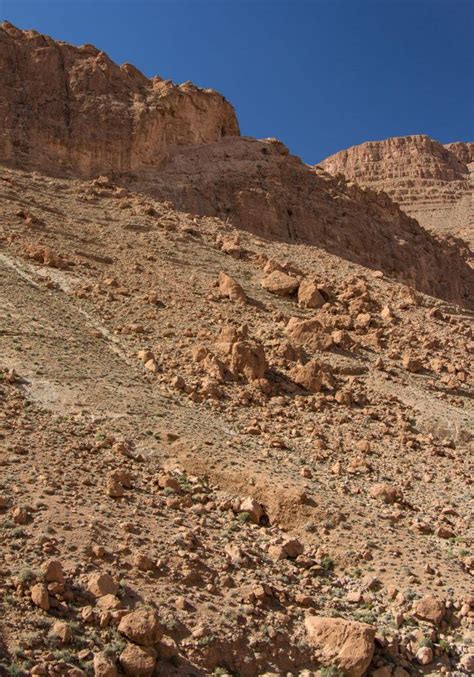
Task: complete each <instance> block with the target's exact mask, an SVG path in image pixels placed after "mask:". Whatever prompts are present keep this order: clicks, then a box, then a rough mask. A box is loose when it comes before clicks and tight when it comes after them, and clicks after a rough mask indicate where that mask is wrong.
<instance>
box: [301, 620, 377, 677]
mask: <svg viewBox="0 0 474 677" xmlns="http://www.w3.org/2000/svg"><path fill="white" fill-rule="evenodd" d="M305 626H306V632H307V637H308V643H309V644H310V645H311V646H312V647H313V649H314V657H315V659H316V660H317V661H319V662H320V663H322V664H323V665H325V666H336V667H337V668H339V670H342V671H343V672H344V674H345V675H346V677H361V675H363V674H364V673H365V672H366V670H367V668H368V667H369V665H370V662H371V660H372V657H373V655H374V639H375V628H372V627H371V626H370V625H366V624H365V623H357V622H356V621H346V620H344V619H342V618H326V617H324V616H309V617H308V618H306V620H305Z"/></svg>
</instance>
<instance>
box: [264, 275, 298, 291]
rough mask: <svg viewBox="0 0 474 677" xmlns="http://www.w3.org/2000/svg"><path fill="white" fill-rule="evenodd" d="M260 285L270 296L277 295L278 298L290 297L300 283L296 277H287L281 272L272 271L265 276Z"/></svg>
mask: <svg viewBox="0 0 474 677" xmlns="http://www.w3.org/2000/svg"><path fill="white" fill-rule="evenodd" d="M260 284H261V285H262V287H263V288H264V289H266V290H267V291H269V292H271V293H272V294H277V295H278V296H290V295H291V294H294V293H295V291H296V290H297V289H298V287H299V284H300V283H299V280H297V279H296V277H292V276H291V275H287V274H286V273H284V272H283V271H281V270H274V271H272V272H271V273H269V274H268V275H265V277H264V278H263V279H262V280H261V282H260Z"/></svg>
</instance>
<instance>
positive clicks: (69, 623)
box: [0, 24, 474, 677]
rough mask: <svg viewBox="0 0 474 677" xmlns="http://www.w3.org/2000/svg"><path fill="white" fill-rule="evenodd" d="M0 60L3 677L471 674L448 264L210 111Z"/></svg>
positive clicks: (465, 400)
mask: <svg viewBox="0 0 474 677" xmlns="http://www.w3.org/2000/svg"><path fill="white" fill-rule="evenodd" d="M0 49H1V50H2V52H1V56H2V57H4V58H2V60H1V62H0V63H1V64H2V65H1V67H0V68H1V70H0V85H1V88H2V89H1V91H2V96H1V97H0V116H1V119H2V120H4V121H5V125H3V126H2V127H0V148H1V156H2V164H1V165H0V318H1V322H0V675H1V677H29V676H30V675H32V676H33V675H43V676H45V677H53V676H55V677H119V676H120V677H122V676H124V677H189V676H190V675H192V676H193V677H208V676H213V677H232V676H236V675H240V676H241V677H289V676H290V675H291V677H362V676H363V675H369V676H370V677H411V676H413V675H419V676H420V677H421V676H422V675H427V676H428V675H446V677H450V676H452V677H458V676H459V677H461V676H467V675H468V674H471V673H472V672H473V671H474V652H473V650H472V646H473V642H474V634H473V623H474V597H473V595H472V577H473V575H474V550H473V548H474V533H473V525H474V519H473V511H472V491H471V489H472V477H473V467H472V455H471V451H472V443H473V430H474V412H473V407H472V402H473V401H474V388H473V381H472V371H473V360H472V355H473V351H472V344H473V341H472V336H473V334H472V324H473V313H472V310H471V309H470V308H469V303H470V302H472V299H473V298H474V293H473V291H472V283H473V278H472V270H471V269H470V268H469V267H468V266H467V264H466V262H465V260H464V258H463V255H462V252H461V250H460V249H459V248H458V247H457V246H455V245H449V244H448V243H446V242H440V241H438V239H437V238H435V237H434V236H433V235H431V234H429V233H428V232H426V231H425V230H424V229H423V228H422V227H421V226H420V225H419V223H418V222H417V221H415V220H414V219H413V218H411V217H409V216H408V215H407V214H405V213H404V212H403V211H402V210H401V209H400V208H399V206H398V205H397V204H396V203H395V202H393V201H392V200H391V199H390V197H388V196H387V195H385V194H380V193H377V192H375V191H373V190H372V189H370V188H363V187H361V186H359V185H357V184H356V183H354V182H348V181H347V180H346V179H345V178H343V177H340V176H336V177H334V176H332V175H331V174H329V173H327V172H326V171H324V170H322V169H318V168H311V167H308V166H307V165H305V164H303V163H302V162H301V161H300V160H299V159H298V158H296V157H293V156H291V155H290V154H289V153H288V150H287V149H286V148H285V147H284V146H283V145H282V144H281V143H279V142H278V141H275V140H271V139H267V140H264V141H257V140H256V139H249V138H241V137H240V136H239V133H238V126H237V122H236V120H235V116H234V113H233V111H232V108H231V107H230V106H229V104H227V103H226V102H225V101H224V99H223V98H222V97H221V96H220V95H218V94H216V93H215V92H210V91H207V90H204V91H203V90H199V89H197V88H195V87H194V86H192V85H182V86H179V87H176V86H175V85H173V84H172V83H164V82H163V81H161V80H158V79H154V80H151V81H150V80H147V79H146V78H144V76H142V75H141V74H139V73H138V72H137V71H136V70H135V69H133V68H132V67H131V66H120V67H119V66H116V65H115V64H113V63H112V62H110V60H109V59H108V58H107V57H106V56H105V55H104V54H103V53H101V52H99V51H98V50H96V49H95V48H93V47H90V46H85V47H81V48H75V47H71V46H70V45H66V44H64V43H56V42H54V41H53V40H51V39H50V38H47V37H44V36H41V35H38V34H37V33H35V32H32V31H28V32H22V31H18V30H17V29H15V28H14V27H12V26H11V25H9V24H7V25H5V24H4V25H3V28H2V29H1V32H0ZM49 80H51V82H50V83H49ZM40 112H41V115H39V113H40ZM466 152H467V151H466V149H464V148H463V147H460V146H456V147H455V148H453V151H452V154H453V153H455V154H456V158H458V157H459V158H461V159H460V160H459V163H461V162H463V161H464V160H463V159H462V158H464V156H465V153H466ZM453 157H454V156H453ZM456 161H458V160H456ZM453 167H454V165H453ZM453 171H454V169H453ZM91 174H92V175H94V176H92V177H91ZM424 292H427V293H426V294H425V293H424Z"/></svg>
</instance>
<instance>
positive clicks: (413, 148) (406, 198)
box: [320, 135, 474, 246]
mask: <svg viewBox="0 0 474 677" xmlns="http://www.w3.org/2000/svg"><path fill="white" fill-rule="evenodd" d="M473 162H474V143H461V142H457V143H450V144H447V145H445V146H443V145H441V144H440V143H438V142H437V141H435V140H433V139H431V138H430V137H429V136H425V135H417V136H402V137H395V138H391V139H386V140H385V141H369V142H367V143H363V144H361V145H360V146H354V147H353V148H349V149H347V150H343V151H341V152H339V153H336V154H335V155H332V156H331V157H329V158H327V159H326V160H324V162H322V163H320V166H321V167H323V168H324V169H325V170H326V171H328V172H330V173H331V174H338V173H342V174H343V175H344V176H345V177H347V178H348V179H350V180H353V181H357V183H359V184H360V185H362V186H369V187H371V188H373V189H374V190H383V191H385V192H386V193H388V195H390V197H391V198H393V200H395V201H396V202H397V203H398V204H400V205H401V207H402V208H403V209H404V210H405V211H406V212H407V213H408V214H410V215H412V216H413V217H415V218H416V219H417V220H418V221H419V223H421V225H422V226H424V227H425V228H428V229H430V230H432V231H434V232H437V233H440V234H442V235H453V236H455V237H461V238H463V239H464V240H466V242H468V243H470V244H471V246H472V245H473V244H474V209H473V172H474V164H473Z"/></svg>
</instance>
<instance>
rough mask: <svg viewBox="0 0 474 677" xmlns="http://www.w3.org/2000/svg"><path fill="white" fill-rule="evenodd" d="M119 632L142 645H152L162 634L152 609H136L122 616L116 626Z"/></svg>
mask: <svg viewBox="0 0 474 677" xmlns="http://www.w3.org/2000/svg"><path fill="white" fill-rule="evenodd" d="M118 631H119V632H120V634H122V635H125V637H127V638H128V639H129V640H130V641H132V642H135V644H141V645H142V646H153V645H154V644H156V643H157V642H158V641H159V640H160V639H161V637H162V636H163V628H162V626H161V624H160V622H159V620H158V617H157V615H156V613H155V612H154V611H149V610H145V609H137V610H136V611H132V612H131V613H129V614H127V615H126V616H124V617H123V618H122V619H121V621H120V623H119V626H118Z"/></svg>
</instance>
